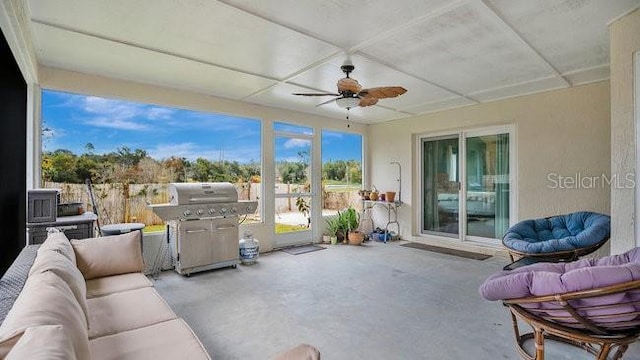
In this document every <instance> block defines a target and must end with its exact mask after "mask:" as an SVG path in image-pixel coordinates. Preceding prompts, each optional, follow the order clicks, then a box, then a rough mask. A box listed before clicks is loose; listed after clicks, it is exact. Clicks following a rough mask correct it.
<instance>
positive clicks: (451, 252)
mask: <svg viewBox="0 0 640 360" xmlns="http://www.w3.org/2000/svg"><path fill="white" fill-rule="evenodd" d="M400 246H406V247H410V248H414V249H420V250H427V251H432V252H436V253H440V254H447V255H453V256H459V257H463V258H467V259H473V260H480V261H482V260H487V259H488V258H490V257H491V255H485V254H478V253H474V252H470V251H464V250H456V249H447V248H443V247H439V246H433V245H427V244H421V243H415V242H408V243H406V244H402V245H400Z"/></svg>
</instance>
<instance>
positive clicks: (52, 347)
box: [5, 325, 76, 360]
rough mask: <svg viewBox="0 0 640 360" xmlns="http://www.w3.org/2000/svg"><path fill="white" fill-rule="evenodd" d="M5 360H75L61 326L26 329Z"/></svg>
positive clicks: (69, 342)
mask: <svg viewBox="0 0 640 360" xmlns="http://www.w3.org/2000/svg"><path fill="white" fill-rule="evenodd" d="M5 359H6V360H24V359H29V360H75V359H76V356H75V353H74V351H73V346H72V345H71V341H70V340H69V338H68V337H67V336H66V335H65V332H64V328H63V327H62V325H44V326H37V327H30V328H27V329H26V330H25V331H24V333H23V334H22V336H21V337H20V338H19V340H18V342H17V343H16V345H15V346H14V347H13V349H11V351H10V352H9V354H8V355H7V357H6V358H5Z"/></svg>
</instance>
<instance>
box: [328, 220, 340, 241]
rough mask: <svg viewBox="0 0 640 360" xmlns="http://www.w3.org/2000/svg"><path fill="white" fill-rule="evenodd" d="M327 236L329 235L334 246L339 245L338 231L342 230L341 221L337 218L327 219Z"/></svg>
mask: <svg viewBox="0 0 640 360" xmlns="http://www.w3.org/2000/svg"><path fill="white" fill-rule="evenodd" d="M326 222H327V230H326V231H327V234H328V235H329V241H331V244H332V245H335V244H337V243H338V236H337V234H338V230H339V228H340V221H339V219H338V217H337V216H332V217H330V218H327V220H326Z"/></svg>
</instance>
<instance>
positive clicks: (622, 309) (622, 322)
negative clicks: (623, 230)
mask: <svg viewBox="0 0 640 360" xmlns="http://www.w3.org/2000/svg"><path fill="white" fill-rule="evenodd" d="M480 294H481V295H482V296H483V297H484V298H485V299H487V300H492V301H495V300H501V301H502V303H503V304H504V305H505V306H506V307H507V308H508V309H509V311H510V312H511V318H512V322H513V330H514V332H515V337H516V345H517V350H518V352H519V353H520V355H521V357H522V358H523V359H527V360H544V357H545V339H553V340H556V341H562V342H564V343H568V344H570V345H574V346H578V347H581V348H583V349H585V350H587V351H588V352H590V353H592V354H594V355H596V359H603V360H604V359H614V360H617V359H621V358H622V355H623V354H624V353H625V351H626V350H627V348H628V347H629V345H630V344H632V343H633V342H635V341H637V340H638V338H639V337H640V248H635V249H633V250H631V251H628V252H627V253H625V254H620V255H613V256H607V257H603V258H601V259H582V260H577V261H574V262H566V263H537V264H533V265H528V266H523V267H520V268H517V269H514V270H511V271H501V272H499V273H497V274H494V275H493V276H491V277H489V278H488V279H487V280H486V281H485V282H484V284H482V286H481V287H480ZM517 319H520V320H522V321H524V322H525V323H526V324H528V325H530V326H531V328H532V329H533V331H532V332H528V333H521V332H520V327H519V324H518V321H517ZM529 341H533V343H534V347H533V350H532V349H531V346H528V345H531V344H530V343H527V342H529ZM525 343H527V346H525Z"/></svg>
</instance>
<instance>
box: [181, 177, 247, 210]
mask: <svg viewBox="0 0 640 360" xmlns="http://www.w3.org/2000/svg"><path fill="white" fill-rule="evenodd" d="M168 190H169V203H170V204H173V205H187V204H213V203H223V202H237V201H238V192H237V191H236V188H235V186H233V184H231V183H229V182H214V183H171V184H169V187H168Z"/></svg>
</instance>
